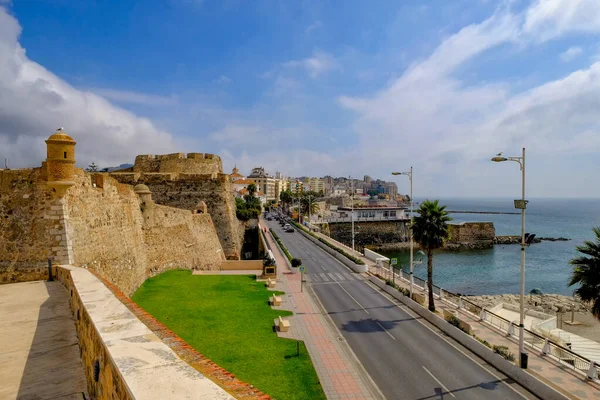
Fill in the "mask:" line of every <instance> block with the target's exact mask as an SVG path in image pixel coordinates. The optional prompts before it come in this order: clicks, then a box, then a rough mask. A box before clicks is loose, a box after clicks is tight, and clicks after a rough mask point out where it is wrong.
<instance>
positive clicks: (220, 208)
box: [110, 153, 244, 260]
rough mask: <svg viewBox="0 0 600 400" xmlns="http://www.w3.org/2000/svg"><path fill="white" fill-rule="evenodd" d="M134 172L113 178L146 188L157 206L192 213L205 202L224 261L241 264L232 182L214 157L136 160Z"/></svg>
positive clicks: (240, 229)
mask: <svg viewBox="0 0 600 400" xmlns="http://www.w3.org/2000/svg"><path fill="white" fill-rule="evenodd" d="M131 170H132V171H125V172H122V171H116V172H113V173H111V174H110V175H111V176H112V177H114V178H115V179H117V180H118V181H119V182H121V183H126V184H129V185H136V184H145V185H147V186H148V187H149V188H150V190H151V191H152V196H153V199H154V201H155V202H156V203H157V204H160V205H165V206H169V207H176V208H180V209H184V210H193V208H194V207H195V206H196V205H197V204H198V202H199V201H204V202H205V203H206V205H207V207H208V213H209V214H210V215H211V217H212V220H213V222H214V225H215V228H216V231H217V234H218V236H219V240H220V242H221V246H222V248H223V252H224V254H225V257H226V258H227V259H230V260H239V259H240V252H241V248H242V244H243V237H244V230H243V226H240V223H239V221H238V219H237V217H236V214H235V200H234V194H233V189H232V187H231V178H230V176H229V175H227V174H224V173H223V167H222V164H221V159H220V158H219V157H218V156H215V155H212V154H201V153H188V154H187V157H186V156H185V155H184V154H183V153H175V154H167V155H156V156H151V155H144V156H137V157H136V159H135V164H134V166H133V168H132V169H131Z"/></svg>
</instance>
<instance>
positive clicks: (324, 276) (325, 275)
mask: <svg viewBox="0 0 600 400" xmlns="http://www.w3.org/2000/svg"><path fill="white" fill-rule="evenodd" d="M319 275H320V276H321V279H323V280H324V281H325V282H328V281H329V278H327V274H319Z"/></svg>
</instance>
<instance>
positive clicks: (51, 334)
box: [0, 281, 89, 399]
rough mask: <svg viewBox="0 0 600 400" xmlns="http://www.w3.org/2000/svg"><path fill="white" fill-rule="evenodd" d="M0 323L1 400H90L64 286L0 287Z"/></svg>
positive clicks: (29, 285) (27, 285) (50, 283)
mask: <svg viewBox="0 0 600 400" xmlns="http://www.w3.org/2000/svg"><path fill="white" fill-rule="evenodd" d="M0 321H2V324H1V325H0V376H1V377H2V385H0V398H2V399H20V398H31V399H33V398H36V399H37V398H39V399H51V398H52V399H55V398H60V399H83V398H89V396H88V395H87V389H86V380H85V375H84V370H83V364H82V362H81V358H80V356H79V345H78V342H77V334H76V331H75V323H74V321H73V318H72V314H71V308H70V307H69V294H68V292H67V291H66V289H65V287H64V286H63V285H61V284H60V283H59V282H44V281H36V282H26V283H14V284H8V285H0ZM84 396H85V397H84Z"/></svg>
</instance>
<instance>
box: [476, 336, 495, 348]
mask: <svg viewBox="0 0 600 400" xmlns="http://www.w3.org/2000/svg"><path fill="white" fill-rule="evenodd" d="M473 337H474V338H475V339H477V340H478V341H479V343H481V344H482V345H484V346H487V347H489V348H490V349H491V348H492V345H491V344H490V342H488V341H487V340H485V339H482V338H480V337H477V336H475V335H473Z"/></svg>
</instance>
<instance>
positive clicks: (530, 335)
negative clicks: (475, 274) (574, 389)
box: [376, 268, 600, 379]
mask: <svg viewBox="0 0 600 400" xmlns="http://www.w3.org/2000/svg"><path fill="white" fill-rule="evenodd" d="M376 270H377V271H376V273H377V274H378V275H380V276H383V277H384V278H385V279H389V280H392V279H398V280H403V281H405V282H410V274H408V273H407V272H405V271H403V270H402V269H397V270H395V273H394V275H392V272H391V269H390V268H376ZM413 282H414V285H415V286H418V287H420V288H421V289H423V290H426V287H427V282H426V281H425V280H423V279H421V278H419V277H416V276H414V275H413ZM433 293H434V295H436V296H437V297H438V298H443V300H445V301H448V302H450V303H452V304H454V305H455V306H456V307H457V308H461V309H464V310H466V311H468V312H470V313H472V314H474V315H475V316H476V317H479V318H480V319H481V320H482V321H484V322H486V323H488V324H490V325H492V326H493V327H495V328H496V329H498V330H500V331H502V332H504V333H506V334H507V335H510V336H516V337H518V335H519V326H518V325H517V324H515V323H513V322H511V321H509V320H507V319H506V318H503V317H501V316H500V315H498V314H495V313H494V312H492V311H489V310H486V309H484V308H482V307H481V306H479V305H477V304H475V303H473V302H472V301H470V300H468V299H466V298H464V297H462V296H459V295H457V294H455V293H452V292H449V291H447V290H445V289H442V288H440V287H439V286H437V285H433ZM523 336H524V339H523V341H524V342H525V344H526V345H529V346H530V347H532V348H534V349H537V350H540V351H541V352H542V353H544V354H546V355H551V356H553V357H555V358H556V359H558V360H559V361H561V362H563V363H565V364H567V365H569V366H571V367H572V368H573V369H575V370H578V371H581V372H583V373H585V374H587V377H588V378H589V379H599V378H600V365H597V364H596V363H594V362H593V361H591V360H589V359H588V358H586V357H583V356H581V355H579V354H577V353H575V352H574V351H572V350H571V349H569V348H568V347H567V346H568V345H569V344H568V343H569V342H568V338H558V339H557V340H556V341H554V340H551V339H549V338H546V337H544V336H541V335H538V334H537V333H535V332H532V331H530V330H528V329H524V335H523ZM565 339H566V340H565ZM557 341H558V342H562V341H564V342H565V343H566V344H565V346H562V345H561V344H559V343H557Z"/></svg>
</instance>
